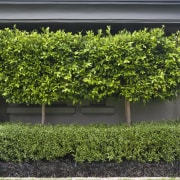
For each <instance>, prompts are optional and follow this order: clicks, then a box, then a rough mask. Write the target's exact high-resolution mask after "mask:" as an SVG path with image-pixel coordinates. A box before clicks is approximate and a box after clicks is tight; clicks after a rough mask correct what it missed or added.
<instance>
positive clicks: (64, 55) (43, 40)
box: [0, 28, 81, 104]
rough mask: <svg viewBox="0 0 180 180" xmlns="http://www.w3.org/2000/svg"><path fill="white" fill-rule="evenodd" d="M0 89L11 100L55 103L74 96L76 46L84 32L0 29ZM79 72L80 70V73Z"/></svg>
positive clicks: (28, 102)
mask: <svg viewBox="0 0 180 180" xmlns="http://www.w3.org/2000/svg"><path fill="white" fill-rule="evenodd" d="M0 35H1V37H2V38H1V40H2V41H1V43H0V46H1V51H0V56H1V58H0V60H1V65H0V71H1V81H0V87H1V88H0V89H1V92H2V95H3V96H4V97H5V98H6V101H7V102H9V103H26V104H51V103H52V102H55V101H59V100H61V101H65V100H68V99H73V95H72V94H73V92H74V88H73V86H75V83H74V80H73V77H72V74H73V71H74V70H76V66H77V65H76V63H74V60H73V53H72V51H73V49H76V47H78V46H79V45H78V43H79V42H80V41H79V40H78V38H79V37H81V35H79V36H78V35H76V36H72V34H71V33H65V32H64V31H57V32H56V33H53V32H50V31H49V29H48V28H47V29H45V30H43V32H42V33H37V32H30V33H28V32H24V31H20V30H17V29H14V30H10V29H5V30H1V31H0ZM76 73H77V72H76Z"/></svg>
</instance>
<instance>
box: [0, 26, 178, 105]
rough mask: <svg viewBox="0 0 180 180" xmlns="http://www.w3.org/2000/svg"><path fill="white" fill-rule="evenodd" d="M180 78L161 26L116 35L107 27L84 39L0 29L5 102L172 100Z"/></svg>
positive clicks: (171, 41)
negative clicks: (123, 98)
mask: <svg viewBox="0 0 180 180" xmlns="http://www.w3.org/2000/svg"><path fill="white" fill-rule="evenodd" d="M179 77H180V49H179V47H178V41H177V38H176V36H175V35H171V36H165V34H164V29H163V28H156V29H150V30H148V29H144V30H139V31H134V32H132V33H131V32H128V31H126V30H123V31H120V32H119V33H117V34H115V35H112V34H111V33H110V28H109V27H108V28H107V30H106V33H103V32H102V31H101V30H99V31H98V33H97V34H95V33H93V32H92V31H88V32H87V33H86V35H82V34H81V33H77V34H72V33H66V32H64V31H62V30H59V31H56V32H52V31H50V30H49V29H48V28H47V29H44V30H43V31H42V32H41V33H38V32H35V31H34V32H26V31H20V30H18V29H13V30H10V29H8V28H6V29H4V30H0V92H1V94H2V95H3V96H4V97H5V99H6V101H7V102H10V103H26V104H51V103H52V102H55V101H67V100H71V101H73V102H74V103H76V102H81V101H82V100H83V99H89V100H96V101H101V100H102V99H104V98H106V97H107V96H114V95H118V96H120V97H125V99H126V100H128V101H132V102H135V101H140V100H142V101H144V102H147V101H149V100H151V99H160V100H165V99H172V98H174V97H176V96H177V95H178V94H179V89H180V78H179Z"/></svg>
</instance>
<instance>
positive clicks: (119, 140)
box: [0, 122, 180, 162]
mask: <svg viewBox="0 0 180 180" xmlns="http://www.w3.org/2000/svg"><path fill="white" fill-rule="evenodd" d="M0 152H1V153H0V160H1V161H7V162H8V161H15V162H22V161H34V160H53V159H59V158H64V157H66V156H67V155H68V156H69V155H70V156H72V157H73V158H74V159H75V161H77V162H84V161H88V162H92V161H116V162H122V161H124V160H133V161H140V162H153V161H155V162H158V161H161V160H163V161H166V162H173V161H179V160H180V122H172V123H140V124H135V125H132V126H131V127H127V126H125V125H116V126H115V125H88V126H80V125H56V126H52V125H47V126H42V125H27V124H26V125H25V124H21V123H20V124H7V123H6V124H0Z"/></svg>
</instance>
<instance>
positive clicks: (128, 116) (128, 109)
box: [125, 100, 131, 126]
mask: <svg viewBox="0 0 180 180" xmlns="http://www.w3.org/2000/svg"><path fill="white" fill-rule="evenodd" d="M125 119H126V122H127V124H128V126H130V125H131V105H130V102H129V101H127V100H125Z"/></svg>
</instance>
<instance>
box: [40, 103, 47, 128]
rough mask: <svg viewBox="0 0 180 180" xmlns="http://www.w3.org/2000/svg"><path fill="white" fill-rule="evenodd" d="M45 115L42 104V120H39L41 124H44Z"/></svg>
mask: <svg viewBox="0 0 180 180" xmlns="http://www.w3.org/2000/svg"><path fill="white" fill-rule="evenodd" d="M45 115H46V111H45V104H42V120H41V124H42V125H44V124H45Z"/></svg>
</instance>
